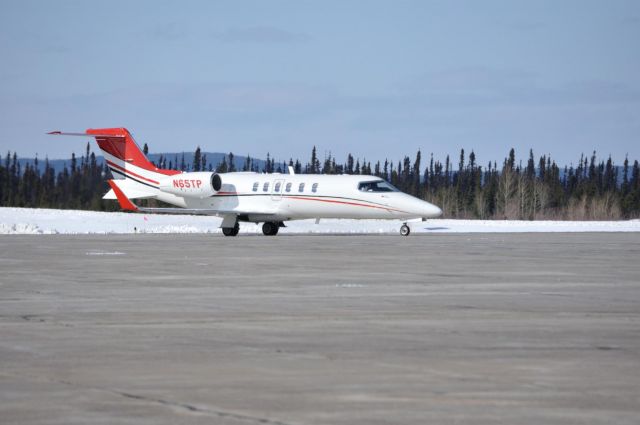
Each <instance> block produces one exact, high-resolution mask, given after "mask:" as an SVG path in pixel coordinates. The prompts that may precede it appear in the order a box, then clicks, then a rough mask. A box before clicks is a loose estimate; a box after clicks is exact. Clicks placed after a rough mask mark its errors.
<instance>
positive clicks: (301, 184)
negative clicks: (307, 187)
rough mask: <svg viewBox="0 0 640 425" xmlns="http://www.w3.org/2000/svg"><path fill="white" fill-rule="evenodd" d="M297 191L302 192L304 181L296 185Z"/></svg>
mask: <svg viewBox="0 0 640 425" xmlns="http://www.w3.org/2000/svg"><path fill="white" fill-rule="evenodd" d="M298 192H304V183H300V186H298Z"/></svg>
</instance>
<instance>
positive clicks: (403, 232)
mask: <svg viewBox="0 0 640 425" xmlns="http://www.w3.org/2000/svg"><path fill="white" fill-rule="evenodd" d="M409 233H411V229H410V228H409V226H407V223H404V224H403V225H402V227H400V234H401V235H402V236H409Z"/></svg>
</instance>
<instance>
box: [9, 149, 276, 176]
mask: <svg viewBox="0 0 640 425" xmlns="http://www.w3.org/2000/svg"><path fill="white" fill-rule="evenodd" d="M183 154H184V162H185V164H187V167H191V165H192V163H193V152H169V153H150V154H148V155H147V157H148V158H149V160H150V161H152V162H154V163H157V162H158V161H159V160H160V157H161V156H162V157H164V158H166V163H167V167H168V166H169V161H171V166H172V168H174V169H177V168H178V166H179V165H180V162H181V160H182V155H183ZM202 155H203V156H204V155H206V156H207V164H212V166H213V168H214V169H215V168H216V167H217V166H218V164H220V163H221V162H222V159H223V158H224V157H225V155H227V154H224V153H220V152H202ZM76 158H77V160H78V163H79V162H80V156H78V157H76ZM176 158H177V164H176ZM4 160H5V157H4V156H3V157H2V161H3V163H4ZM96 160H97V161H98V164H103V163H104V158H103V157H102V156H96ZM245 160H246V156H235V155H234V161H233V162H234V163H235V166H236V169H237V170H242V167H244V162H245ZM34 161H35V158H20V157H18V163H19V164H20V167H21V169H22V170H24V167H25V165H26V164H33V163H34ZM265 163H266V161H264V160H262V159H256V158H254V159H253V164H254V166H255V165H257V166H258V167H259V168H260V169H261V170H262V169H263V168H264V166H265ZM65 165H66V166H67V167H70V166H71V158H69V159H50V160H49V166H51V167H52V168H53V169H54V170H55V172H56V174H57V173H59V172H60V171H62V170H63V169H64V167H65ZM38 168H39V170H40V172H42V171H44V159H43V158H38Z"/></svg>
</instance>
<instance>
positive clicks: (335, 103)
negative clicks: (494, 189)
mask: <svg viewBox="0 0 640 425" xmlns="http://www.w3.org/2000/svg"><path fill="white" fill-rule="evenodd" d="M638 40H640V2H638V1H619V0H609V1H585V0H581V1H569V0H563V1H557V0H556V1H542V0H537V1H527V2H524V1H506V0H505V1H492V0H484V1H455V0H451V1H401V0H399V1H349V2H347V1H313V2H312V1H180V2H178V1H174V2H160V1H123V2H120V1H108V2H98V1H40V2H38V1H24V0H23V1H6V0H3V1H1V2H0V54H1V55H2V58H3V59H2V63H3V65H2V67H0V128H1V129H2V132H1V133H0V152H1V153H2V155H4V154H5V153H6V151H7V150H12V151H13V150H16V151H18V154H19V155H21V156H23V157H27V156H32V155H35V154H36V153H37V154H38V155H39V156H40V157H41V158H42V157H44V156H45V155H48V156H49V157H50V158H61V157H68V155H69V153H70V152H71V151H74V150H75V151H76V152H81V151H82V149H83V147H84V142H83V141H80V140H78V139H75V138H53V137H47V136H44V133H45V132H47V131H50V130H58V129H60V130H66V131H78V130H84V129H85V128H89V127H94V128H95V127H117V126H125V127H127V128H129V129H130V130H131V131H132V132H133V133H134V134H135V136H136V138H137V140H138V142H139V143H144V142H147V143H148V144H149V146H150V148H151V150H152V151H154V152H160V151H180V150H187V151H191V150H193V149H194V148H195V146H196V145H200V146H201V147H202V148H203V149H205V150H208V151H220V152H229V151H232V152H234V153H235V154H240V155H243V154H246V153H250V154H251V155H253V156H257V157H265V156H266V154H267V152H270V153H271V155H272V156H275V157H276V158H279V159H288V158H289V157H293V158H300V159H302V160H306V159H307V158H308V157H309V155H310V151H311V147H312V145H316V146H317V147H318V152H319V154H320V156H321V157H322V156H323V155H324V154H325V153H328V152H331V153H332V154H333V155H334V156H336V157H337V158H338V160H344V159H345V158H346V155H347V153H349V152H352V153H354V154H357V155H358V156H359V157H360V158H362V157H366V159H367V160H378V159H381V160H384V159H385V158H389V159H393V160H396V161H397V160H398V159H400V158H401V157H402V156H403V155H405V154H407V155H410V156H412V157H413V156H414V154H415V152H416V151H417V150H418V149H421V150H422V152H423V155H428V154H429V153H431V152H433V153H434V155H435V156H436V157H437V158H441V159H443V158H444V155H446V154H447V153H449V154H451V155H452V156H453V157H454V158H457V156H458V153H459V150H460V148H464V149H465V150H466V151H467V152H468V151H470V150H472V149H473V150H475V151H476V153H477V156H478V160H479V162H480V163H481V164H483V165H484V164H486V162H487V161H489V160H497V161H498V162H500V161H501V160H502V159H503V158H504V157H505V156H506V154H507V152H508V150H509V149H510V148H511V147H514V148H515V149H516V153H517V155H518V157H520V158H525V157H526V156H528V149H529V148H530V147H531V148H533V149H534V153H535V154H536V156H537V155H540V154H546V153H550V154H551V155H552V156H553V157H554V158H555V159H556V160H557V161H558V162H560V163H561V164H565V163H566V164H569V163H571V162H573V163H575V160H576V158H577V157H579V155H580V153H581V152H584V153H590V152H591V151H593V150H596V151H598V154H599V156H608V155H609V154H611V155H612V156H613V158H614V160H615V161H616V162H617V163H621V162H622V161H623V160H624V156H625V154H627V153H628V154H629V156H630V157H632V158H640V81H639V76H640V48H639V47H638Z"/></svg>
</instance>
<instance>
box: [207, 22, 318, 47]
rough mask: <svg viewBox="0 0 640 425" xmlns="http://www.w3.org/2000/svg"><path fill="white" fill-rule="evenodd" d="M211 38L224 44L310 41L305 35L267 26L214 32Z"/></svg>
mask: <svg viewBox="0 0 640 425" xmlns="http://www.w3.org/2000/svg"><path fill="white" fill-rule="evenodd" d="M212 37H213V39H215V40H218V41H221V42H224V43H300V42H306V41H309V40H310V39H311V37H309V35H307V34H303V33H296V32H291V31H287V30H283V29H280V28H275V27H267V26H260V27H247V28H228V29H226V30H224V31H215V32H214V33H213V34H212Z"/></svg>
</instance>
